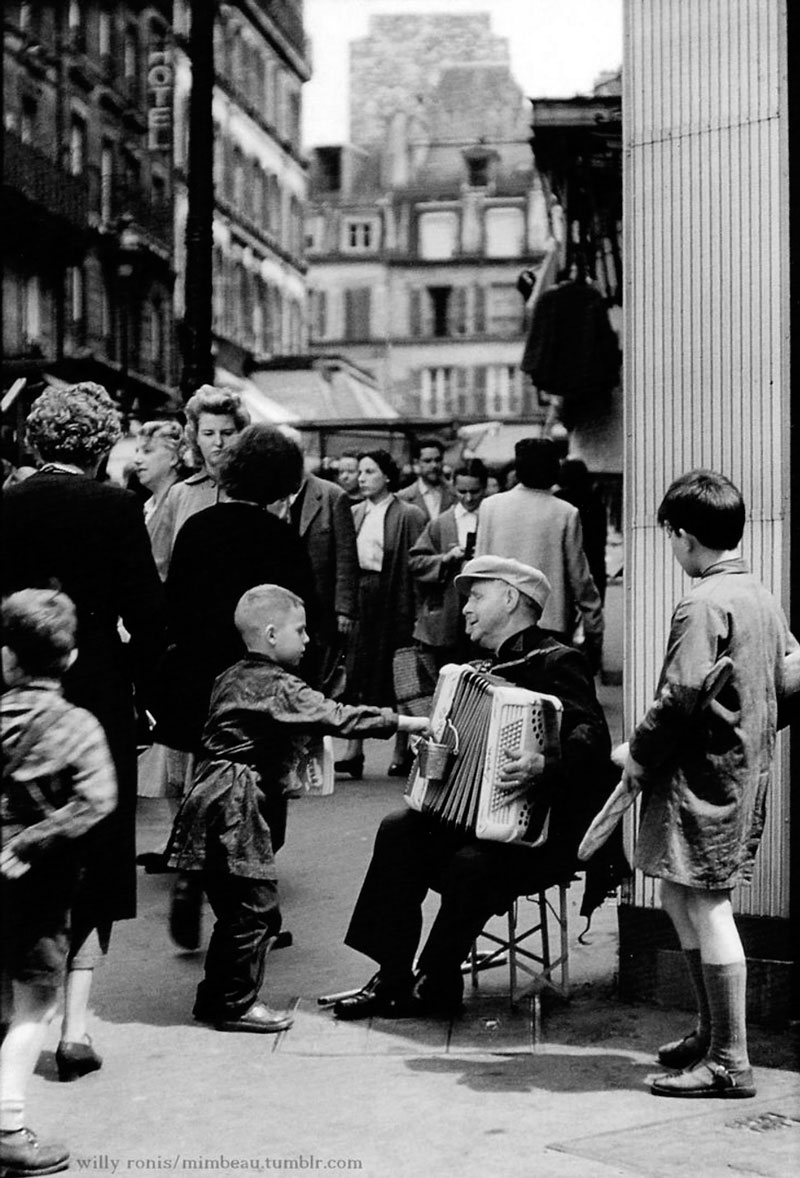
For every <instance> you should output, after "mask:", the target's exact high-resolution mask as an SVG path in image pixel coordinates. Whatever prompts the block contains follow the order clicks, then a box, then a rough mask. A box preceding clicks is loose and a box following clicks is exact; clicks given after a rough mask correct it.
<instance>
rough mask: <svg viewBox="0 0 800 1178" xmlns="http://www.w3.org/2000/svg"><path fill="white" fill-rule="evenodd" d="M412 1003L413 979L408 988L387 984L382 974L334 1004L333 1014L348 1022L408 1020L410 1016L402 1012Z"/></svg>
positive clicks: (376, 975) (378, 974)
mask: <svg viewBox="0 0 800 1178" xmlns="http://www.w3.org/2000/svg"><path fill="white" fill-rule="evenodd" d="M411 1001H412V999H411V978H409V979H408V984H407V986H397V985H392V984H389V983H387V982H386V980H385V979H384V978H382V977H381V975H380V973H376V974H375V976H374V977H372V978H370V980H369V981H368V982H367V984H366V986H363V987H362V988H361V989H360V990H359V991H357V993H355V994H351V995H350V997H349V998H340V999H339V1001H338V1002H334V1004H333V1013H334V1014H335V1015H336V1017H337V1018H339V1019H345V1020H348V1021H353V1020H355V1019H360V1018H406V1017H408V1016H407V1015H406V1014H405V1013H401V1012H404V1011H405V1009H406V1008H407V1007H408V1006H409V1005H410V1004H411Z"/></svg>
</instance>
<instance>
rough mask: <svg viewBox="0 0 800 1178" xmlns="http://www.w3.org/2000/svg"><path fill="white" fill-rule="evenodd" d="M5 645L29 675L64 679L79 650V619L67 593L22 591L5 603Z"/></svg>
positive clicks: (12, 595)
mask: <svg viewBox="0 0 800 1178" xmlns="http://www.w3.org/2000/svg"><path fill="white" fill-rule="evenodd" d="M2 621H3V645H4V646H7V647H8V648H9V650H11V651H13V652H14V654H15V655H16V657H17V661H18V663H19V665H20V667H21V669H22V670H23V671H24V672H25V673H26V674H27V675H45V676H47V677H48V678H56V679H60V678H61V676H62V675H63V674H64V672H65V671H66V670H67V668H68V667H69V661H70V655H71V654H72V652H73V650H74V649H75V634H76V631H77V629H78V617H77V614H76V612H75V606H74V605H73V604H72V601H71V600H70V598H69V597H67V595H66V593H60V592H58V590H56V589H20V590H18V592H16V593H11V594H10V595H9V596H8V597H6V598H5V599H4V600H3V604H2Z"/></svg>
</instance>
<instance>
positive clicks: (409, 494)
mask: <svg viewBox="0 0 800 1178" xmlns="http://www.w3.org/2000/svg"><path fill="white" fill-rule="evenodd" d="M439 489H440V491H441V493H442V498H441V506H440V508H439V515H441V514H442V512H443V511H447V509H448V508H449V507H452V506H453V505H454V504H455V503H456V502H457V499H456V496H455V492H454V491H453V490H452V489H451V488H450V486H449V485H448V484H447V483H445V482H444V481H442V483H441V485H440V488H439ZM397 498H398V499H399V500H400V501H401V502H402V503H410V504H411V506H412V507H418V508H419V510H420V511H421V512H422V513H423V515H424V516H425V519H426V521H429V520H430V518H431V517H430V514H429V513H428V507H427V504H426V503H425V500H424V499H423V497H422V492H421V491H420V489H419V482H418V480H417V479H414V482H413V483H412V484H411V485H410V486H409V487H403V489H402V491H398V492H397ZM437 519H438V516H437Z"/></svg>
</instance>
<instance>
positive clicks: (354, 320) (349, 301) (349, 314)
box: [344, 286, 372, 340]
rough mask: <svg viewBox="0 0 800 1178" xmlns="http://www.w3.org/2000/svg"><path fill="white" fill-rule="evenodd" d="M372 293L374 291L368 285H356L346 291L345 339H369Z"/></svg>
mask: <svg viewBox="0 0 800 1178" xmlns="http://www.w3.org/2000/svg"><path fill="white" fill-rule="evenodd" d="M371 295H372V291H371V290H370V288H369V287H368V286H364V287H355V288H353V289H351V290H346V291H345V292H344V338H345V339H348V340H360V339H369V336H370V300H371Z"/></svg>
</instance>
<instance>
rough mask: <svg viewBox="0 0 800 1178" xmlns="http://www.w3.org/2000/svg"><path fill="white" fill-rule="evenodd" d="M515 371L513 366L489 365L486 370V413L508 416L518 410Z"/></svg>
mask: <svg viewBox="0 0 800 1178" xmlns="http://www.w3.org/2000/svg"><path fill="white" fill-rule="evenodd" d="M516 393H517V370H516V368H515V366H514V365H513V364H490V365H489V366H488V368H487V369H486V412H487V413H489V414H498V415H508V414H509V413H512V412H514V411H516V410H517V409H518V406H517V405H516V404H515V402H516V400H517V396H516Z"/></svg>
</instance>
